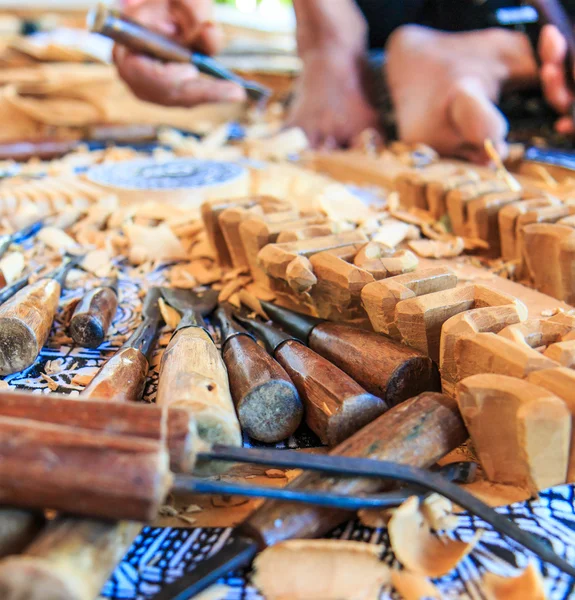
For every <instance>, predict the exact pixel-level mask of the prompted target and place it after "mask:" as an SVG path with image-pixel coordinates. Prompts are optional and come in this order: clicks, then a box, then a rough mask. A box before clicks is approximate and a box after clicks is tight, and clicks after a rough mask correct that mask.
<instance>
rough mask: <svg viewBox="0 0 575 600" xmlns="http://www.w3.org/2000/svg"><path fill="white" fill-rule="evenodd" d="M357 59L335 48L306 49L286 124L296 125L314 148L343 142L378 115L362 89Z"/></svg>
mask: <svg viewBox="0 0 575 600" xmlns="http://www.w3.org/2000/svg"><path fill="white" fill-rule="evenodd" d="M362 70H363V69H362V65H361V61H360V59H356V58H355V57H354V56H349V55H348V54H347V53H345V52H338V51H337V50H318V51H317V52H309V53H307V54H306V56H305V58H304V66H303V71H302V73H301V75H300V78H299V81H298V87H297V92H296V97H295V100H294V102H293V104H292V107H291V112H290V115H289V118H288V125H291V126H299V127H301V128H302V129H303V130H304V131H305V132H306V134H307V136H308V139H309V141H310V144H311V145H312V146H313V147H314V148H323V149H331V148H336V147H340V146H347V145H349V143H350V142H351V141H352V139H353V138H354V137H355V136H357V135H358V134H359V133H361V132H362V131H363V130H364V129H366V128H368V127H374V128H377V125H378V115H377V112H376V110H375V109H374V108H373V106H372V105H371V104H370V102H369V100H368V98H367V94H366V93H365V89H364V82H363V77H364V74H363V73H362Z"/></svg>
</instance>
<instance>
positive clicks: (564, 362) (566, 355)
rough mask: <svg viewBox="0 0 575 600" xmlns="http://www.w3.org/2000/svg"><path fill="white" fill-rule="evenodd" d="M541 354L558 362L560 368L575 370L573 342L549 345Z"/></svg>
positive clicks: (574, 343) (574, 344)
mask: <svg viewBox="0 0 575 600" xmlns="http://www.w3.org/2000/svg"><path fill="white" fill-rule="evenodd" d="M543 354H544V355H545V356H546V357H547V358H550V359H551V360H554V361H555V362H558V363H559V364H560V365H561V366H562V367H569V368H570V369H573V368H575V340H566V341H564V342H556V343H555V344H551V345H550V346H549V347H548V348H547V349H546V350H545V352H544V353H543Z"/></svg>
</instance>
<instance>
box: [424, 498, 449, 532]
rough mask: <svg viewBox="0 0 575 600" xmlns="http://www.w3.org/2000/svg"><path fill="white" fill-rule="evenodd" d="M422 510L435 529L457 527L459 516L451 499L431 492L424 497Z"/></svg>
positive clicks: (442, 529) (447, 529)
mask: <svg viewBox="0 0 575 600" xmlns="http://www.w3.org/2000/svg"><path fill="white" fill-rule="evenodd" d="M421 512H422V513H423V516H424V517H425V520H426V521H427V522H428V523H429V526H430V527H431V529H435V531H452V530H453V529H455V528H456V527H457V523H458V518H457V517H456V516H455V515H454V514H453V504H452V503H451V500H448V499H447V498H445V497H444V496H441V495H440V494H430V495H429V496H427V497H426V498H424V500H423V502H422V503H421Z"/></svg>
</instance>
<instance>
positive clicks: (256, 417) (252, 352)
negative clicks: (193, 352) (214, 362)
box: [215, 305, 303, 443]
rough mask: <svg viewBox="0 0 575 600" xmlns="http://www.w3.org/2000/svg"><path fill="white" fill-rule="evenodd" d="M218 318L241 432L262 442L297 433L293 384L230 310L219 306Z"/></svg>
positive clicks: (299, 406) (298, 412)
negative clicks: (234, 317) (235, 319)
mask: <svg viewBox="0 0 575 600" xmlns="http://www.w3.org/2000/svg"><path fill="white" fill-rule="evenodd" d="M215 317H216V319H217V321H218V322H219V325H220V330H221V347H222V356H223V357H224V362H225V363H226V367H227V369H228V376H229V379H230V389H231V392H232V398H233V400H234V403H235V405H236V410H237V413H238V418H239V421H240V424H241V426H242V430H243V431H245V432H246V433H247V434H248V435H249V436H250V437H252V438H254V439H256V440H259V441H260V442H269V443H271V442H279V441H280V440H284V439H285V438H287V437H289V436H290V435H291V434H292V433H294V431H295V430H296V429H297V428H298V426H299V424H300V422H301V420H302V417H303V406H302V403H301V400H300V397H299V395H298V392H297V390H296V388H295V387H294V384H293V383H292V381H291V379H290V378H289V376H288V374H287V373H286V372H285V371H284V369H283V368H282V367H281V365H280V364H279V363H278V362H276V361H275V360H274V359H273V358H272V357H271V356H269V354H268V353H267V352H266V351H265V350H264V349H263V348H262V347H261V346H259V345H258V343H257V342H256V341H255V339H254V337H253V336H252V334H251V333H248V332H247V331H246V330H245V329H244V328H243V327H241V326H240V325H238V324H237V323H236V322H234V321H233V319H232V314H231V310H230V307H229V306H225V305H222V306H220V307H219V308H218V310H217V311H216V313H215Z"/></svg>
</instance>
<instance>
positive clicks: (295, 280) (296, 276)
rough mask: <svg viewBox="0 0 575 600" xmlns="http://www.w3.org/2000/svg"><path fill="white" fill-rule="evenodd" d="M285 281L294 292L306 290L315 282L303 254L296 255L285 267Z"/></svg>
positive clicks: (307, 260)
mask: <svg viewBox="0 0 575 600" xmlns="http://www.w3.org/2000/svg"><path fill="white" fill-rule="evenodd" d="M286 281H287V283H288V285H289V286H290V288H291V289H292V290H293V291H294V292H295V293H296V294H301V293H304V292H308V291H309V290H310V289H311V288H312V287H313V286H314V285H315V284H316V283H317V277H316V276H315V273H314V272H313V266H312V264H311V262H310V261H309V259H308V258H306V257H305V256H296V257H295V258H294V259H293V260H292V261H291V262H290V264H289V265H288V266H287V267H286Z"/></svg>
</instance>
